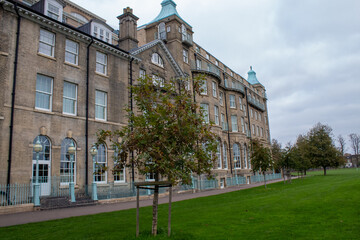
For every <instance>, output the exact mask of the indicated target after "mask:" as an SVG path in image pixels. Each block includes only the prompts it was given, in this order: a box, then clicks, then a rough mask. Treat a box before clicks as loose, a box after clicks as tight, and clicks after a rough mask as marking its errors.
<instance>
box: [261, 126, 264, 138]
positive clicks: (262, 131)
mask: <svg viewBox="0 0 360 240" xmlns="http://www.w3.org/2000/svg"><path fill="white" fill-rule="evenodd" d="M260 136H261V137H264V129H263V128H261V131H260Z"/></svg>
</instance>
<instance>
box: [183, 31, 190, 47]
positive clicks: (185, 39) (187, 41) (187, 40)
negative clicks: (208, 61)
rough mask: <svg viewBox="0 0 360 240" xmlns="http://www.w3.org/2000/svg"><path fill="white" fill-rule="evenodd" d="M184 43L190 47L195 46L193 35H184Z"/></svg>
mask: <svg viewBox="0 0 360 240" xmlns="http://www.w3.org/2000/svg"><path fill="white" fill-rule="evenodd" d="M182 42H183V43H185V44H188V45H190V46H191V45H193V39H192V35H191V34H188V33H183V34H182Z"/></svg>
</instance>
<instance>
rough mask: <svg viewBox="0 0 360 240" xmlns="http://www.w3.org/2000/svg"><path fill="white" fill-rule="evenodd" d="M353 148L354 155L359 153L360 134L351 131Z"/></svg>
mask: <svg viewBox="0 0 360 240" xmlns="http://www.w3.org/2000/svg"><path fill="white" fill-rule="evenodd" d="M349 138H350V143H351V148H352V149H353V151H354V155H357V154H359V148H360V135H359V134H356V133H351V134H350V135H349Z"/></svg>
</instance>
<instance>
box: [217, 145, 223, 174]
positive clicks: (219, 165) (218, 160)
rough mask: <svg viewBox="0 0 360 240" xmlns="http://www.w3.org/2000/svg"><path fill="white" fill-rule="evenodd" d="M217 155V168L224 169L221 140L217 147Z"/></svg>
mask: <svg viewBox="0 0 360 240" xmlns="http://www.w3.org/2000/svg"><path fill="white" fill-rule="evenodd" d="M216 156H217V169H222V159H221V142H220V141H218V145H217V148H216Z"/></svg>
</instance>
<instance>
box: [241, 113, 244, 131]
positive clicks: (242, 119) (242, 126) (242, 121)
mask: <svg viewBox="0 0 360 240" xmlns="http://www.w3.org/2000/svg"><path fill="white" fill-rule="evenodd" d="M241 129H242V132H243V133H245V121H244V118H243V117H242V118H241Z"/></svg>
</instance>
